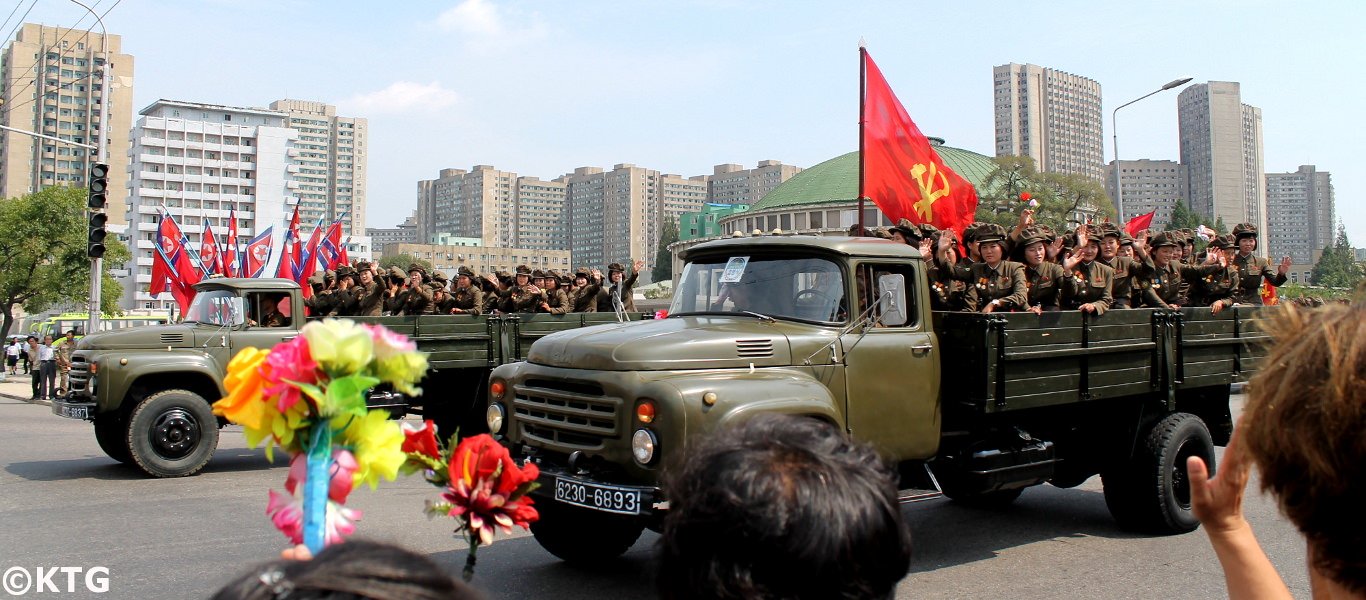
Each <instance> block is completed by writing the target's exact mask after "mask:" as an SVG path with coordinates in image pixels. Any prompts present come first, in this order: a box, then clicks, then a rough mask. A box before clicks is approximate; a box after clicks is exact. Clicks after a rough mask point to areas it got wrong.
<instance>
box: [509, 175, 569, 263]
mask: <svg viewBox="0 0 1366 600" xmlns="http://www.w3.org/2000/svg"><path fill="white" fill-rule="evenodd" d="M564 192H565V183H564V182H563V181H541V180H540V179H539V178H536V177H518V178H517V180H516V184H515V185H514V186H513V189H512V198H513V200H512V205H513V219H514V222H515V223H516V224H517V226H516V228H515V230H514V231H515V235H514V237H513V247H516V248H527V249H531V250H569V235H568V230H569V223H568V216H569V215H568V214H567V213H566V212H565V211H564Z"/></svg>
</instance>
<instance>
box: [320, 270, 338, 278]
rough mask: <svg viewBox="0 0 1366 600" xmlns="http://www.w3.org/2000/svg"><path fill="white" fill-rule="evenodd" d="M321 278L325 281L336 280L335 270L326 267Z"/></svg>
mask: <svg viewBox="0 0 1366 600" xmlns="http://www.w3.org/2000/svg"><path fill="white" fill-rule="evenodd" d="M323 279H324V280H326V281H336V280H337V272H336V271H333V270H332V269H328V270H327V271H325V272H323Z"/></svg>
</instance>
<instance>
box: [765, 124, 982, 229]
mask: <svg viewBox="0 0 1366 600" xmlns="http://www.w3.org/2000/svg"><path fill="white" fill-rule="evenodd" d="M930 145H931V146H934V149H935V151H936V152H938V153H939V157H940V158H942V159H943V160H944V164H946V165H948V167H949V168H950V169H953V170H954V172H956V173H958V174H959V175H962V176H963V177H964V178H965V179H967V180H968V182H969V183H971V184H972V185H973V187H976V188H977V189H978V193H979V194H981V189H982V182H983V181H985V180H986V178H987V175H988V174H989V173H991V171H992V170H994V169H995V168H996V163H995V162H994V161H993V160H992V159H991V157H989V156H986V155H982V154H978V153H976V152H972V151H969V150H963V149H962V148H954V147H951V146H945V145H944V140H941V139H939V138H930ZM857 200H858V152H850V153H848V154H845V155H842V156H836V157H835V158H832V159H830V160H827V161H825V162H823V163H821V164H818V165H816V166H814V167H811V168H809V169H805V170H803V171H802V172H801V173H797V174H796V175H793V176H792V178H791V179H788V180H787V181H784V182H783V183H782V184H781V185H779V186H778V187H776V188H773V190H772V191H770V192H769V193H767V194H765V195H764V197H763V198H761V199H760V200H759V201H758V202H755V203H754V206H751V207H750V211H751V212H753V211H757V210H767V209H770V208H779V207H783V206H794V205H801V204H824V203H827V202H854V201H857Z"/></svg>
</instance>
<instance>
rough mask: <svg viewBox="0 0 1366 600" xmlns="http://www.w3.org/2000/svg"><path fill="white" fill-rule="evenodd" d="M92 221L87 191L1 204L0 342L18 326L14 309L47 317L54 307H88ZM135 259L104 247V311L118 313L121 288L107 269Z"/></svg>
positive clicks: (55, 190) (119, 248)
mask: <svg viewBox="0 0 1366 600" xmlns="http://www.w3.org/2000/svg"><path fill="white" fill-rule="evenodd" d="M88 235H89V221H88V220H87V217H86V191H85V190H84V189H82V188H74V187H51V188H48V189H45V190H43V191H40V192H36V193H33V194H29V195H27V196H23V197H20V198H13V199H10V200H0V314H3V317H4V319H3V321H2V322H0V338H2V337H6V336H8V335H9V332H10V329H11V328H12V327H13V326H14V308H15V307H16V306H22V307H23V308H24V310H25V311H26V312H29V313H39V312H43V311H45V310H47V309H49V308H51V307H52V306H53V305H56V304H63V303H70V304H73V305H80V306H84V305H85V304H86V302H87V301H88V300H89V298H90V258H89V257H87V256H86V240H87V236H88ZM130 258H132V254H131V253H130V252H129V251H128V247H127V246H124V245H123V244H118V243H111V244H107V245H106V249H105V253H104V263H103V264H104V273H103V279H102V280H101V283H100V285H101V288H100V306H101V307H102V308H103V309H104V311H105V312H115V311H116V310H117V307H118V304H119V299H120V298H121V297H122V296H123V288H122V286H120V285H119V283H118V281H116V280H115V279H114V278H113V277H110V276H109V269H112V268H118V267H122V266H123V264H124V263H126V262H127V261H128V260H129V259H130Z"/></svg>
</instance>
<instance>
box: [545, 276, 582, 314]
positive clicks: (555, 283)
mask: <svg viewBox="0 0 1366 600" xmlns="http://www.w3.org/2000/svg"><path fill="white" fill-rule="evenodd" d="M545 275H546V276H545V279H544V280H543V283H544V284H545V301H544V302H542V303H541V306H540V309H541V312H545V313H550V314H552V315H562V314H564V313H567V312H569V309H571V308H573V307H574V306H573V305H572V304H570V303H569V295H568V294H565V293H564V290H563V289H562V288H560V274H559V273H558V272H556V271H553V270H552V271H549V272H547V273H546V274H545Z"/></svg>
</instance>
